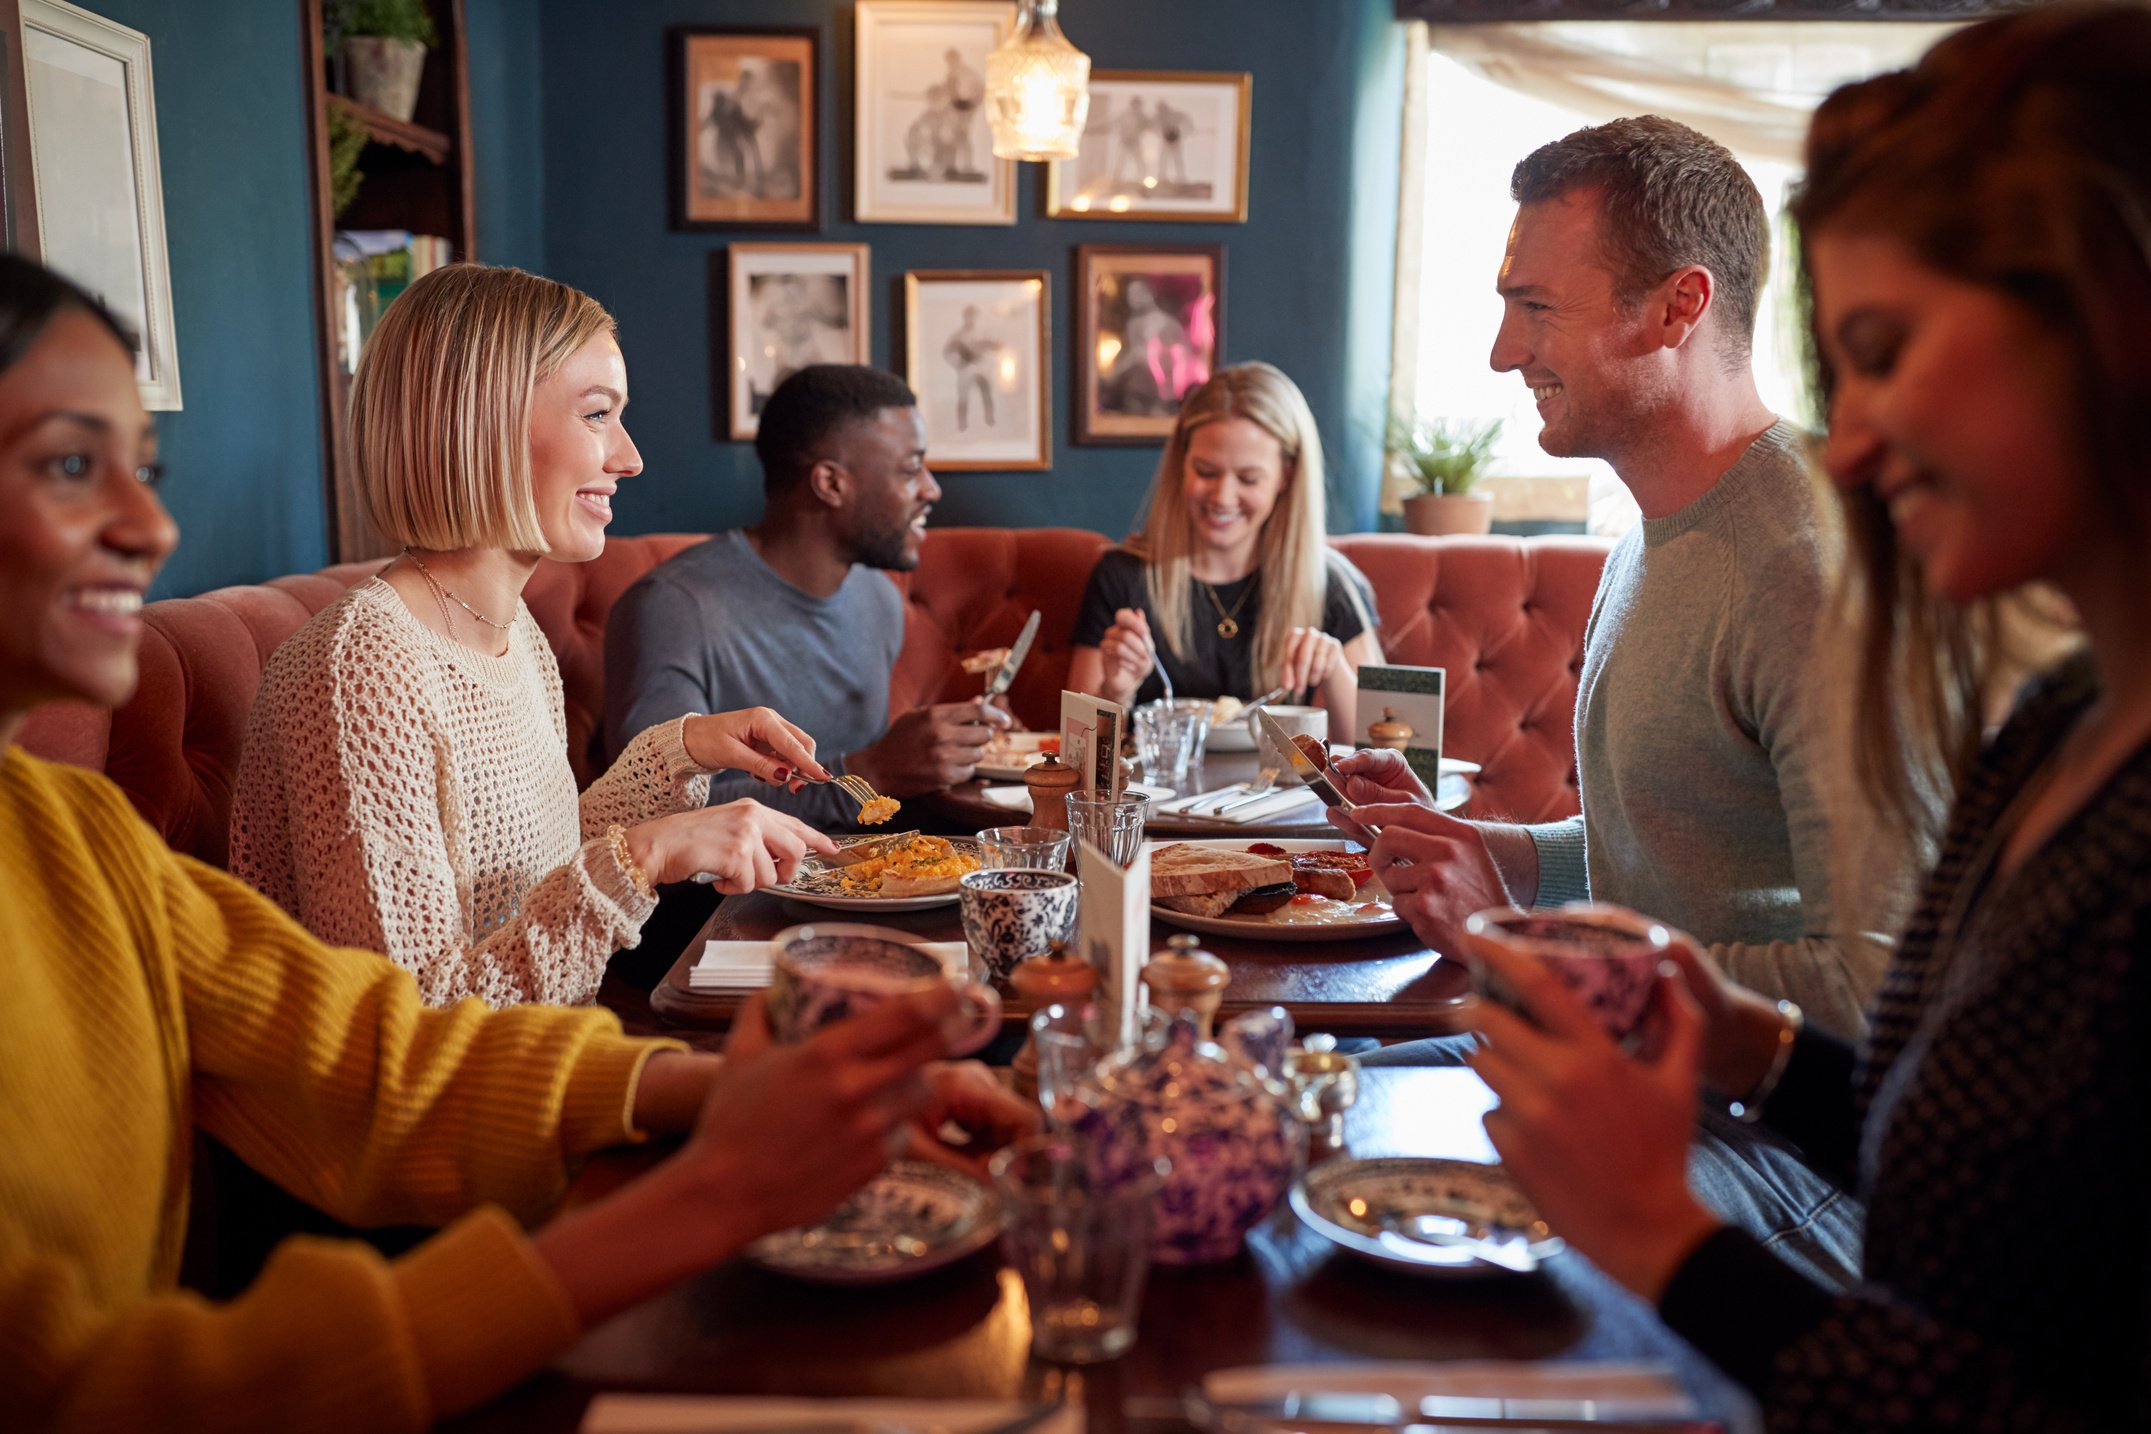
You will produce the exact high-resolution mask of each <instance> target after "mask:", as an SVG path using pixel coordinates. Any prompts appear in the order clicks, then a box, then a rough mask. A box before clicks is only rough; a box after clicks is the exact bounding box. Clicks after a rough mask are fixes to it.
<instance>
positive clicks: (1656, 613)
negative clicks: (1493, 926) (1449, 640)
mask: <svg viewBox="0 0 2151 1434" xmlns="http://www.w3.org/2000/svg"><path fill="white" fill-rule="evenodd" d="M1816 504H1817V493H1816V489H1815V483H1814V480H1813V478H1812V477H1811V476H1810V474H1809V472H1808V469H1807V465H1806V461H1805V459H1804V457H1803V455H1802V453H1801V451H1800V437H1799V434H1798V431H1797V430H1795V429H1794V428H1793V427H1792V426H1791V425H1790V424H1787V423H1784V422H1779V423H1778V424H1777V425H1776V426H1774V427H1772V428H1771V429H1770V430H1769V431H1767V432H1765V433H1764V434H1763V435H1762V436H1761V437H1759V438H1757V439H1756V440H1755V442H1754V443H1753V444H1751V445H1750V446H1749V447H1748V450H1747V451H1746V452H1745V453H1743V454H1742V455H1741V457H1740V459H1739V460H1738V461H1737V462H1735V463H1734V464H1733V466H1732V467H1731V468H1729V469H1727V470H1726V472H1725V475H1724V476H1723V477H1721V478H1720V479H1719V480H1718V481H1717V483H1716V484H1714V485H1713V486H1712V487H1711V489H1710V491H1709V492H1707V493H1705V494H1703V496H1701V497H1700V498H1697V499H1696V500H1695V501H1693V502H1691V503H1689V504H1688V505H1687V506H1686V507H1684V508H1682V509H1681V510H1680V511H1679V512H1677V513H1670V514H1668V515H1666V516H1665V517H1662V518H1647V519H1645V520H1644V521H1643V522H1642V523H1641V524H1640V525H1638V526H1637V527H1636V528H1635V529H1634V530H1632V531H1631V532H1630V533H1629V534H1628V535H1627V536H1626V537H1624V538H1623V539H1621V541H1620V542H1619V543H1618V544H1616V545H1615V546H1614V549H1613V552H1612V554H1611V555H1610V556H1609V557H1608V558H1607V560H1606V571H1605V575H1604V577H1602V578H1601V579H1600V581H1599V586H1598V595H1597V597H1596V598H1595V599H1594V600H1593V602H1592V607H1591V618H1590V623H1589V625H1588V626H1587V627H1586V629H1585V635H1584V654H1583V674H1582V678H1581V681H1580V684H1579V686H1578V689H1577V694H1576V767H1577V778H1578V784H1579V787H1580V789H1581V795H1582V799H1583V814H1582V815H1581V816H1580V817H1576V818H1573V819H1571V820H1570V821H1567V822H1557V823H1552V824H1549V825H1546V826H1540V827H1533V828H1531V833H1532V836H1533V838H1534V840H1535V841H1536V843H1537V846H1538V856H1539V900H1540V902H1541V903H1547V904H1551V903H1554V902H1560V901H1567V900H1574V899H1578V898H1581V897H1583V896H1585V895H1589V896H1590V897H1591V898H1593V899H1594V900H1599V901H1612V902H1618V903H1620V904H1621V905H1624V906H1630V907H1633V908H1635V909H1636V910H1638V911H1642V912H1644V913H1646V914H1648V915H1651V916H1654V917H1657V918H1659V919H1660V920H1663V921H1667V922H1670V923H1672V924H1673V925H1675V926H1677V927H1680V928H1682V929H1684V930H1686V931H1687V932H1689V933H1690V934H1691V935H1693V936H1694V937H1695V938H1696V939H1697V940H1699V941H1702V942H1704V943H1706V944H1708V945H1709V946H1710V947H1711V948H1712V954H1713V955H1714V956H1715V957H1716V958H1717V960H1718V963H1719V965H1720V966H1722V967H1723V968H1724V969H1725V970H1726V971H1727V972H1728V974H1730V975H1731V976H1733V978H1734V979H1736V980H1738V981H1740V982H1741V983H1742V984H1744V985H1747V986H1751V987H1753V988H1755V989H1757V990H1759V991H1762V992H1764V993H1765V994H1767V995H1774V996H1789V997H1791V998H1792V999H1793V1000H1795V1001H1798V1002H1799V1003H1800V1005H1801V1006H1802V1007H1803V1008H1805V1010H1806V1012H1807V1014H1808V1015H1809V1017H1810V1018H1812V1019H1814V1020H1815V1021H1816V1022H1817V1024H1819V1025H1821V1026H1823V1027H1825V1028H1828V1029H1830V1030H1833V1031H1836V1032H1838V1033H1840V1034H1845V1035H1855V1034H1857V1033H1858V1031H1859V1030H1860V1028H1861V1013H1862V1010H1863V1008H1864V1006H1865V1004H1866V1002H1867V1000H1868V998H1869V997H1870V996H1871V995H1872V994H1873V993H1874V990H1875V987H1876V985H1877V984H1878V983H1879V982H1880V980H1881V975H1882V965H1883V956H1884V954H1885V953H1884V952H1883V950H1882V949H1881V947H1880V946H1879V945H1865V944H1859V943H1853V944H1847V943H1845V942H1843V941H1841V940H1840V939H1839V933H1838V930H1837V910H1838V906H1837V903H1836V902H1835V901H1833V898H1832V892H1831V877H1832V873H1833V870H1834V867H1833V860H1832V858H1833V853H1835V852H1837V851H1838V850H1839V849H1840V844H1841V843H1851V842H1866V844H1867V846H1868V849H1869V851H1870V853H1871V854H1872V855H1873V857H1874V861H1872V862H1871V863H1869V865H1868V869H1867V871H1866V873H1865V874H1866V875H1867V876H1868V877H1869V878H1870V879H1873V880H1875V881H1877V882H1878V883H1882V884H1884V886H1886V885H1887V884H1890V883H1894V884H1895V886H1896V887H1897V889H1898V890H1899V891H1901V892H1904V893H1907V894H1908V893H1909V892H1910V891H1911V889H1912V883H1911V877H1912V868H1913V866H1914V864H1915V863H1916V860H1917V853H1915V852H1913V851H1911V850H1903V851H1878V850H1876V849H1875V848H1876V847H1877V846H1878V845H1879V844H1878V843H1875V842H1873V841H1871V840H1869V838H1871V837H1872V832H1871V831H1865V830H1860V829H1858V823H1857V822H1856V819H1855V817H1854V814H1853V808H1852V807H1851V805H1850V804H1849V803H1846V802H1843V801H1842V800H1839V799H1838V797H1837V796H1836V795H1835V794H1833V792H1832V791H1831V790H1830V788H1831V786H1832V776H1833V774H1834V773H1835V771H1836V767H1835V766H1834V765H1833V763H1834V759H1835V757H1836V755H1837V754H1836V753H1835V752H1834V751H1833V750H1832V741H1831V737H1832V734H1831V732H1830V730H1829V726H1828V724H1827V723H1826V722H1824V721H1823V720H1822V719H1823V717H1824V715H1825V707H1826V704H1828V703H1829V702H1831V701H1832V700H1842V699H1841V698H1837V699H1833V694H1832V693H1831V692H1830V691H1828V690H1826V688H1825V686H1824V679H1823V676H1822V674H1821V672H1820V671H1819V670H1818V668H1817V666H1816V663H1815V660H1814V659H1815V648H1816V632H1815V628H1816V625H1817V623H1818V620H1819V619H1820V618H1821V617H1822V615H1823V613H1824V610H1825V606H1826V595H1827V589H1826V583H1825V576H1824V566H1823V564H1824V541H1823V532H1822V525H1821V517H1820V514H1819V513H1818V511H1817V506H1816ZM1879 889H1883V887H1878V890H1879Z"/></svg>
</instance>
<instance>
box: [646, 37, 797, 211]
mask: <svg viewBox="0 0 2151 1434" xmlns="http://www.w3.org/2000/svg"><path fill="white" fill-rule="evenodd" d="M673 43H674V47H675V61H674V66H673V76H674V85H673V96H674V106H673V121H672V133H673V152H674V166H673V170H674V181H673V185H674V187H673V199H674V223H675V224H676V225H677V226H678V227H680V228H683V229H694V228H703V227H707V226H710V225H719V224H721V225H727V226H730V225H748V224H756V225H772V226H779V225H782V226H793V227H798V228H803V229H811V228H814V227H816V226H817V225H818V224H819V223H820V220H821V202H820V201H821V175H820V169H819V166H818V165H817V164H816V162H815V160H816V156H817V154H818V152H819V151H818V149H817V144H818V142H819V139H818V137H819V131H818V130H817V129H816V127H815V114H816V106H817V104H818V102H819V97H820V93H821V71H820V67H819V63H818V60H817V50H818V48H819V43H820V40H819V33H818V32H817V31H814V30H752V31H750V30H675V31H674V32H673Z"/></svg>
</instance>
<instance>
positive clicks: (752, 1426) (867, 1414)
mask: <svg viewBox="0 0 2151 1434" xmlns="http://www.w3.org/2000/svg"><path fill="white" fill-rule="evenodd" d="M1033 1407H1035V1406H1033V1405H1029V1404H1024V1403H1020V1402H1018V1401H1016V1400H1012V1399H763V1398H734V1397H731V1396H726V1395H677V1394H600V1395H599V1396H598V1397H597V1398H595V1399H593V1400H591V1401H590V1407H589V1409H588V1410H586V1411H584V1413H583V1423H582V1434H725V1431H727V1430H733V1429H737V1430H755V1431H758V1434H760V1431H767V1434H781V1431H782V1430H784V1429H787V1428H790V1427H794V1426H796V1427H798V1428H800V1429H803V1430H804V1429H813V1430H826V1429H828V1428H829V1426H831V1425H832V1424H834V1425H839V1426H854V1427H856V1428H858V1429H859V1430H861V1431H862V1434H864V1431H868V1430H873V1429H946V1430H948V1431H949V1434H984V1431H986V1430H990V1429H995V1428H998V1427H999V1426H1001V1425H1003V1424H1006V1423H1008V1422H1009V1421H1010V1420H1012V1419H1015V1418H1018V1417H1019V1416H1021V1415H1022V1414H1023V1413H1024V1412H1025V1411H1026V1410H1028V1409H1031V1408H1033ZM1083 1422H1084V1421H1083V1408H1082V1406H1081V1405H1079V1404H1070V1405H1068V1406H1067V1407H1065V1408H1063V1409H1061V1410H1060V1411H1058V1412H1057V1413H1055V1414H1054V1415H1052V1416H1051V1417H1050V1418H1048V1419H1046V1420H1045V1421H1043V1422H1042V1423H1040V1424H1037V1425H1035V1426H1034V1427H1033V1429H1032V1431H1031V1434H1083Z"/></svg>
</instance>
